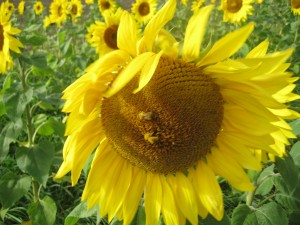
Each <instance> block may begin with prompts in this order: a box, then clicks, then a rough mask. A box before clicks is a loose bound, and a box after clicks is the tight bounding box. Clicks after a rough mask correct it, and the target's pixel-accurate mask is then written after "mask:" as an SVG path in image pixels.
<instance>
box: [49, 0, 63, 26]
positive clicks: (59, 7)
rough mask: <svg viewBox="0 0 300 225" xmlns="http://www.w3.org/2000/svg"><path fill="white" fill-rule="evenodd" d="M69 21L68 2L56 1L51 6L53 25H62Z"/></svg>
mask: <svg viewBox="0 0 300 225" xmlns="http://www.w3.org/2000/svg"><path fill="white" fill-rule="evenodd" d="M66 19H67V2H66V1H65V0H54V1H53V2H52V3H51V5H50V20H51V22H52V23H56V24H57V25H58V26H60V25H61V23H62V22H64V21H65V20H66Z"/></svg>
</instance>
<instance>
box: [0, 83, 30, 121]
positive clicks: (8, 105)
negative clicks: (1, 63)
mask: <svg viewBox="0 0 300 225" xmlns="http://www.w3.org/2000/svg"><path fill="white" fill-rule="evenodd" d="M15 88H16V87H12V88H10V89H8V90H6V91H5V92H4V95H3V103H4V106H5V111H6V113H7V116H8V117H9V118H10V119H11V120H13V121H16V120H18V119H19V118H20V117H21V116H22V114H23V113H24V110H25V107H26V105H27V104H28V103H29V102H30V101H31V100H32V98H33V89H32V88H28V89H27V90H25V91H18V90H17V91H16V89H15Z"/></svg>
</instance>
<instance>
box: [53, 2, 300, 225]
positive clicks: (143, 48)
mask: <svg viewBox="0 0 300 225" xmlns="http://www.w3.org/2000/svg"><path fill="white" fill-rule="evenodd" d="M175 9H176V1H175V0H169V1H168V2H167V3H166V4H165V5H164V7H163V8H162V9H161V10H160V11H159V12H158V13H157V14H156V15H155V16H154V17H153V18H152V19H151V20H150V22H149V23H148V24H147V26H146V27H145V30H144V33H143V36H142V37H141V38H139V37H138V34H137V24H136V23H135V21H134V19H133V18H132V16H131V15H129V14H128V13H124V14H122V17H121V20H120V21H121V22H120V25H119V29H118V35H117V39H118V40H117V46H118V50H115V51H112V52H110V53H107V54H106V55H104V56H103V57H101V58H100V59H98V60H97V61H96V62H95V63H93V64H92V65H91V66H90V67H88V68H87V69H86V73H85V74H84V75H83V76H82V77H81V78H79V79H78V80H77V81H75V82H74V83H73V84H72V85H70V86H69V87H68V88H67V89H66V90H65V91H64V95H63V98H64V99H65V100H66V103H65V105H64V108H63V111H64V112H67V113H69V117H68V122H67V128H66V135H67V136H68V138H67V140H66V143H65V145H64V149H63V158H64V161H63V163H62V165H61V167H60V169H59V171H58V173H57V175H56V178H60V177H62V176H64V175H65V174H66V173H68V172H69V171H71V179H72V184H73V185H75V184H76V183H77V181H78V178H79V176H80V173H81V170H82V168H83V166H84V165H85V163H86V161H87V159H88V158H89V157H90V155H91V154H92V152H93V151H94V150H95V148H96V151H95V154H94V156H93V161H92V165H91V169H90V172H89V175H88V179H87V183H86V186H85V189H84V192H83V196H82V200H87V201H88V206H89V207H92V206H94V205H96V204H100V207H101V210H100V214H101V216H104V215H108V219H109V220H111V219H112V218H113V217H114V216H117V218H118V219H119V220H123V221H124V224H125V225H128V224H130V222H131V220H132V219H133V217H134V215H135V213H136V210H137V207H138V205H139V203H140V199H141V197H142V196H143V204H144V206H145V212H146V224H147V225H155V224H158V221H159V217H160V215H162V217H163V219H164V221H165V224H166V225H177V224H184V223H185V220H186V219H187V220H189V221H190V223H191V224H193V225H196V224H198V215H200V216H201V217H203V218H204V217H206V216H207V214H208V213H210V214H212V215H213V216H214V217H215V218H216V219H218V220H220V219H221V218H222V216H223V198H222V191H221V188H220V186H219V184H218V182H217V180H216V175H218V176H222V177H224V178H225V179H227V181H228V182H229V183H230V184H231V185H232V186H233V187H234V188H236V189H238V190H241V191H248V190H252V189H253V185H252V183H251V182H250V180H249V178H248V176H247V174H246V173H245V171H244V169H253V170H260V169H261V164H260V161H259V160H258V158H257V157H255V153H256V151H260V152H263V153H264V154H269V153H271V154H274V155H276V156H280V157H282V156H284V155H285V145H286V144H288V143H289V142H288V138H293V137H294V135H293V133H292V132H291V127H290V126H289V125H288V124H287V123H286V122H285V121H284V119H293V118H296V117H297V118H298V117H299V115H298V114H297V113H296V112H294V111H292V110H290V109H288V108H287V106H286V105H285V103H287V102H290V101H292V100H295V99H299V96H298V95H296V94H293V93H291V91H292V90H293V88H294V87H295V85H294V84H293V82H294V81H295V80H297V78H293V77H292V74H291V73H289V72H286V69H287V68H288V66H289V64H288V63H285V61H286V60H287V59H288V58H289V56H290V55H291V54H292V50H286V51H283V52H275V53H271V54H267V53H266V51H267V48H268V42H267V41H264V42H262V43H261V44H259V45H258V46H257V47H255V48H254V49H253V50H251V51H250V52H249V54H248V55H247V56H246V57H245V58H238V59H231V58H229V57H231V56H232V55H233V54H234V53H236V52H237V51H238V50H239V48H240V47H241V46H242V45H243V44H244V42H245V41H246V39H247V38H248V36H249V35H250V33H251V32H252V31H253V28H254V24H253V23H250V24H248V25H246V26H244V27H242V28H240V29H238V30H236V31H235V32H232V33H229V34H227V35H226V36H224V37H223V38H221V39H220V40H219V41H217V42H216V43H215V44H214V45H213V46H212V47H211V49H210V50H208V51H205V52H206V53H202V52H201V49H200V46H201V43H202V40H203V37H204V32H205V28H206V24H207V21H208V17H209V14H210V12H211V10H212V9H213V6H207V7H204V8H202V9H200V10H199V11H198V12H196V13H195V14H194V15H193V16H192V17H191V19H190V20H189V22H188V25H187V28H186V33H185V38H184V41H183V45H178V44H177V43H176V41H167V42H168V43H167V44H166V43H165V44H164V45H161V46H163V47H158V46H156V40H157V35H158V34H159V32H161V31H162V28H163V26H164V25H165V24H166V23H167V22H168V21H169V20H171V19H172V17H173V15H174V11H175ZM129 31H130V32H129ZM168 35H169V34H168ZM168 35H166V37H167V36H168ZM169 40H174V39H173V38H169ZM177 46H182V49H178V47H177Z"/></svg>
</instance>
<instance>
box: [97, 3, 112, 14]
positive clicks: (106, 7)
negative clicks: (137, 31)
mask: <svg viewBox="0 0 300 225" xmlns="http://www.w3.org/2000/svg"><path fill="white" fill-rule="evenodd" d="M98 7H99V10H100V12H101V14H102V15H104V14H105V13H114V12H115V10H116V8H117V4H116V2H115V1H114V0H98Z"/></svg>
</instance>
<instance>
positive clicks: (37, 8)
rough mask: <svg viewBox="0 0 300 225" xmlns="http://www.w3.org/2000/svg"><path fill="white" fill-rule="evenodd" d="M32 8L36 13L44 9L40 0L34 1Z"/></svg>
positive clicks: (38, 13)
mask: <svg viewBox="0 0 300 225" xmlns="http://www.w3.org/2000/svg"><path fill="white" fill-rule="evenodd" d="M33 9H34V12H35V14H36V15H40V14H42V12H43V10H44V5H43V3H42V2H41V1H36V2H35V3H34V5H33Z"/></svg>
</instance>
